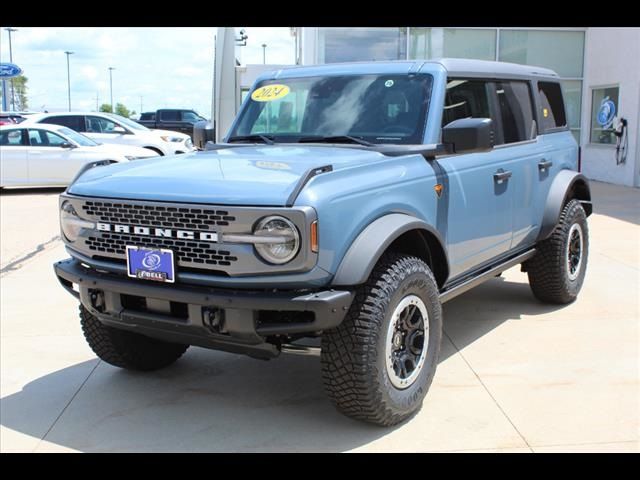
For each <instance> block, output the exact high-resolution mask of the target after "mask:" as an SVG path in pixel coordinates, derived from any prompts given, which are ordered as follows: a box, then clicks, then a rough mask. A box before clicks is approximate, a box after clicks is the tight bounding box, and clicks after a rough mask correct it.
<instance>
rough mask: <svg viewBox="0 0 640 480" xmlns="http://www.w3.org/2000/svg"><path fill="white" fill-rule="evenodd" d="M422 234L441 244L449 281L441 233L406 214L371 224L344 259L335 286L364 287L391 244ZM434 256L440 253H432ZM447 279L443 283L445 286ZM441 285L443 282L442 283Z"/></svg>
mask: <svg viewBox="0 0 640 480" xmlns="http://www.w3.org/2000/svg"><path fill="white" fill-rule="evenodd" d="M412 230H418V231H420V232H422V233H427V234H430V235H431V236H432V238H434V239H435V241H436V242H437V243H438V247H439V248H440V250H441V252H439V253H441V254H442V255H443V256H444V258H443V259H442V260H443V261H444V263H445V270H446V273H445V277H448V274H449V260H448V258H447V253H446V249H445V248H444V245H445V243H444V241H443V239H442V236H441V235H440V233H439V232H438V231H437V230H436V229H435V228H434V227H433V226H431V225H429V224H428V223H426V222H424V221H423V220H420V219H419V218H416V217H413V216H411V215H406V214H402V213H391V214H387V215H384V216H383V217H380V218H378V219H377V220H375V221H373V222H372V223H370V224H369V225H368V226H367V227H366V228H365V229H364V230H362V232H360V234H359V235H358V236H357V237H356V239H355V240H354V241H353V243H352V244H351V246H350V247H349V249H348V250H347V253H346V254H345V255H344V257H343V258H342V261H341V262H340V265H339V266H338V270H337V271H336V274H335V276H334V278H333V281H332V282H331V283H332V285H335V286H337V285H344V286H348V285H361V284H363V283H364V282H366V280H367V278H369V275H370V274H371V272H372V270H373V268H374V267H375V265H376V263H377V262H378V260H379V259H380V257H381V256H382V255H383V254H384V252H385V251H387V249H388V248H389V246H391V244H392V243H393V242H394V241H395V240H397V239H398V238H399V237H400V236H401V235H403V234H405V233H407V232H410V231H412ZM430 253H431V255H434V254H435V253H436V252H430ZM445 281H446V278H444V279H443V280H442V282H443V283H444V282H445ZM438 283H440V282H438Z"/></svg>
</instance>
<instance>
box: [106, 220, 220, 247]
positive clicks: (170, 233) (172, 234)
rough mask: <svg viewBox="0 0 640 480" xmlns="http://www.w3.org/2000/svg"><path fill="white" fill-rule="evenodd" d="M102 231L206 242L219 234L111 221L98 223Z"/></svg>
mask: <svg viewBox="0 0 640 480" xmlns="http://www.w3.org/2000/svg"><path fill="white" fill-rule="evenodd" d="M96 228H97V229H98V230H100V231H101V232H115V233H132V234H134V235H148V236H151V237H165V238H179V239H183V240H203V241H205V242H217V241H218V234H217V233H215V232H192V231H189V230H174V229H171V228H159V227H158V228H156V227H142V226H138V225H135V226H133V225H118V224H115V225H111V224H110V223H100V222H98V223H97V224H96Z"/></svg>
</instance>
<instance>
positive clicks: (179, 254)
mask: <svg viewBox="0 0 640 480" xmlns="http://www.w3.org/2000/svg"><path fill="white" fill-rule="evenodd" d="M85 244H86V245H87V247H88V248H89V250H91V251H94V252H103V253H113V254H117V255H123V256H124V255H125V254H126V246H127V245H131V246H137V247H147V248H167V249H170V250H173V252H174V255H175V256H176V260H177V261H178V262H179V263H181V264H183V265H189V264H198V263H199V264H206V265H222V266H229V265H231V262H235V261H237V260H238V258H237V257H235V256H233V255H231V252H229V251H228V250H215V249H212V248H211V247H212V245H211V244H209V243H203V242H199V241H184V240H173V239H169V238H150V237H145V236H141V235H124V234H119V233H118V234H116V233H102V235H101V236H100V237H88V238H87V239H86V240H85Z"/></svg>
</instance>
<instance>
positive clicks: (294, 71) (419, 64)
mask: <svg viewBox="0 0 640 480" xmlns="http://www.w3.org/2000/svg"><path fill="white" fill-rule="evenodd" d="M434 68H436V69H438V68H440V69H444V70H445V71H446V72H447V74H448V75H450V76H472V77H485V78H540V77H552V78H553V79H556V80H557V79H558V74H557V73H556V72H554V71H553V70H550V69H548V68H544V67H538V66H532V65H521V64H518V63H508V62H495V61H490V60H475V59H466V58H436V59H430V60H391V61H381V62H378V61H376V62H345V63H331V64H323V65H305V66H291V67H285V68H280V69H278V70H272V71H270V72H265V73H263V74H262V75H260V76H259V77H258V80H266V79H277V78H294V77H298V76H305V77H306V76H322V75H341V74H342V75H348V74H361V75H366V74H408V73H412V72H413V73H417V72H420V71H423V72H425V71H429V70H433V69H434Z"/></svg>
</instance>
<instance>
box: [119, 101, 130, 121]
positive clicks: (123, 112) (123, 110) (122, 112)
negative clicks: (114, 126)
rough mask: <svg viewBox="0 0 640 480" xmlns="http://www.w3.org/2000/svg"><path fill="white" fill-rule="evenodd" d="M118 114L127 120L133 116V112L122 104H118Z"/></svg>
mask: <svg viewBox="0 0 640 480" xmlns="http://www.w3.org/2000/svg"><path fill="white" fill-rule="evenodd" d="M116 113H117V114H118V115H121V116H123V117H125V118H129V116H131V112H130V111H129V109H128V108H127V107H125V106H124V105H123V104H121V103H116Z"/></svg>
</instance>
